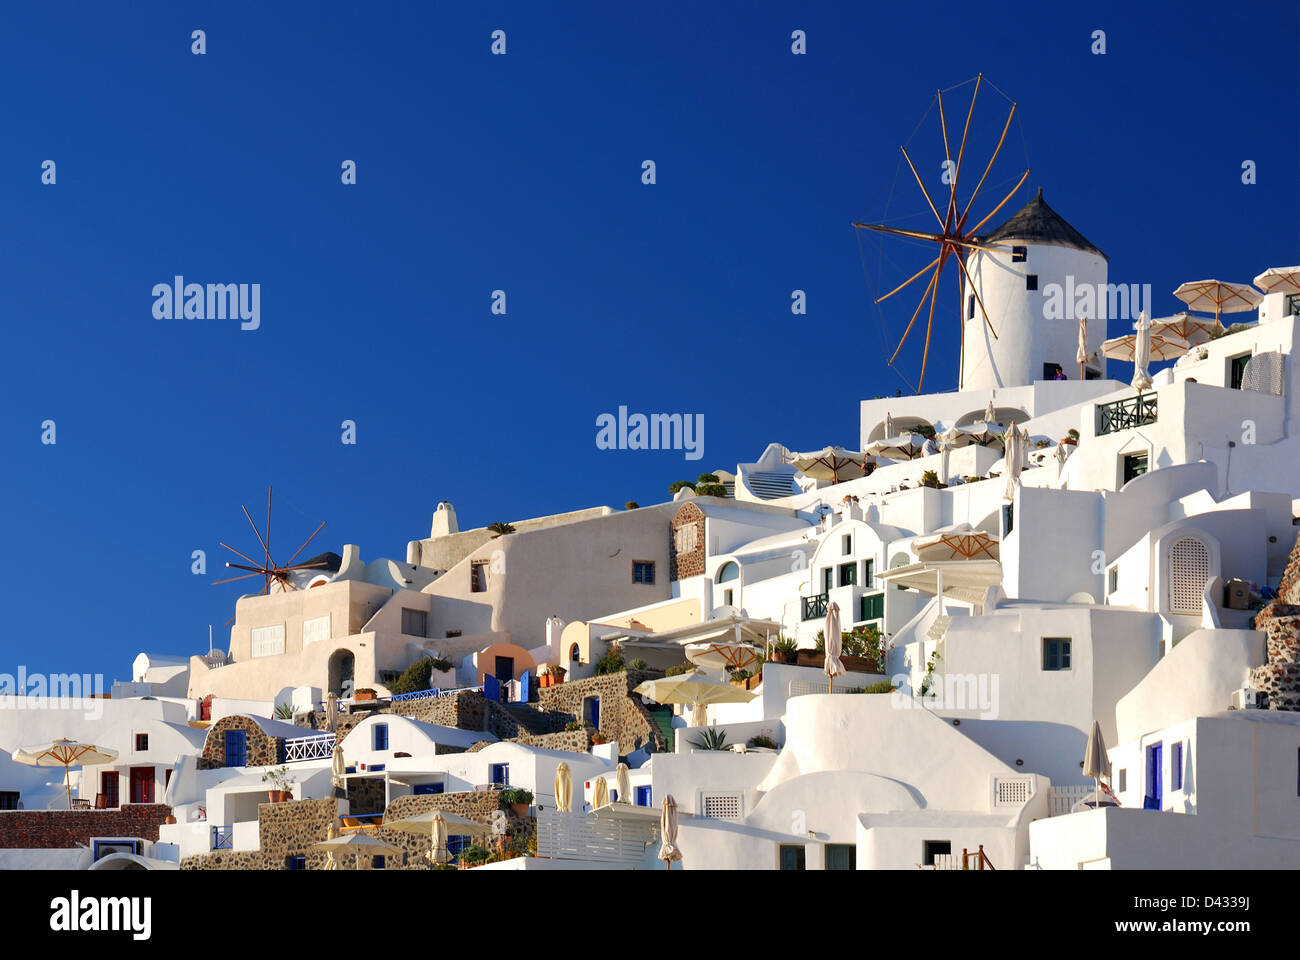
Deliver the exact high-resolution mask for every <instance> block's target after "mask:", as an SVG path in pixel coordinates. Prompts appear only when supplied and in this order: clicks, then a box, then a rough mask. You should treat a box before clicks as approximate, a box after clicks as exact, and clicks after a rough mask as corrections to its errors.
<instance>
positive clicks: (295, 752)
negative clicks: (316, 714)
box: [284, 733, 336, 763]
mask: <svg viewBox="0 0 1300 960" xmlns="http://www.w3.org/2000/svg"><path fill="white" fill-rule="evenodd" d="M335 742H336V740H335V737H334V734H332V733H327V734H324V735H322V736H316V737H295V738H294V739H292V740H286V741H284V762H285V763H293V762H294V761H296V760H329V759H330V758H331V757H333V756H334V744H335Z"/></svg>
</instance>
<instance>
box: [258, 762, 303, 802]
mask: <svg viewBox="0 0 1300 960" xmlns="http://www.w3.org/2000/svg"><path fill="white" fill-rule="evenodd" d="M262 782H263V783H269V784H270V785H271V788H270V789H269V790H267V794H268V799H269V800H270V802H271V803H284V802H285V801H288V800H292V799H293V785H294V784H295V783H297V781H296V780H295V779H294V778H293V776H292V775H291V774H290V773H289V768H288V767H284V766H282V767H276V768H274V769H272V770H268V771H266V773H264V774H262Z"/></svg>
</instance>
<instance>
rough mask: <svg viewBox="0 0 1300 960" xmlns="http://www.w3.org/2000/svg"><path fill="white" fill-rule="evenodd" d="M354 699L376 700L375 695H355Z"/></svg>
mask: <svg viewBox="0 0 1300 960" xmlns="http://www.w3.org/2000/svg"><path fill="white" fill-rule="evenodd" d="M352 699H353V700H373V699H375V695H374V694H373V693H357V694H354V695H353V697H352Z"/></svg>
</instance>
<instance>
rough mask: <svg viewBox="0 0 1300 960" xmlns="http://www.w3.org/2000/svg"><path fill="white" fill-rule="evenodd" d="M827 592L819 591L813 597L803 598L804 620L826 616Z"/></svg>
mask: <svg viewBox="0 0 1300 960" xmlns="http://www.w3.org/2000/svg"><path fill="white" fill-rule="evenodd" d="M829 596H830V595H829V594H825V593H819V594H817V595H816V596H814V597H804V598H803V618H804V619H805V620H816V619H817V618H818V617H824V616H826V601H827V600H828V599H829Z"/></svg>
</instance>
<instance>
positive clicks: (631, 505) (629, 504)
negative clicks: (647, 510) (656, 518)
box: [623, 500, 641, 510]
mask: <svg viewBox="0 0 1300 960" xmlns="http://www.w3.org/2000/svg"><path fill="white" fill-rule="evenodd" d="M640 506H641V504H639V503H637V502H636V501H635V500H629V501H628V502H627V503H625V504H623V509H624V510H636V509H638V508H640Z"/></svg>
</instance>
